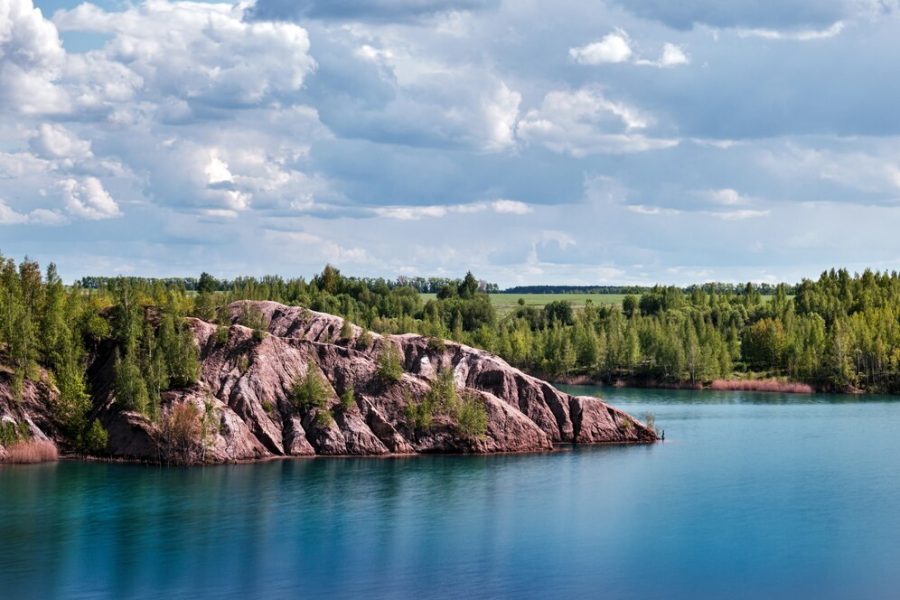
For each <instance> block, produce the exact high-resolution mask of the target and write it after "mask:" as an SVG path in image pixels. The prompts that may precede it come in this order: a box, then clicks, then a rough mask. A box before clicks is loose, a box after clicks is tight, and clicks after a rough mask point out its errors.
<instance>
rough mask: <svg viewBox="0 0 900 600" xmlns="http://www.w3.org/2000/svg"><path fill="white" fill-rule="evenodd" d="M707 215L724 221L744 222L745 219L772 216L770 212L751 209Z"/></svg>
mask: <svg viewBox="0 0 900 600" xmlns="http://www.w3.org/2000/svg"><path fill="white" fill-rule="evenodd" d="M706 214H708V215H710V216H713V217H715V218H717V219H722V220H723V221H743V220H744V219H758V218H761V217H768V216H769V215H770V214H771V211H769V210H751V209H743V210H729V211H721V212H719V211H712V212H707V213H706Z"/></svg>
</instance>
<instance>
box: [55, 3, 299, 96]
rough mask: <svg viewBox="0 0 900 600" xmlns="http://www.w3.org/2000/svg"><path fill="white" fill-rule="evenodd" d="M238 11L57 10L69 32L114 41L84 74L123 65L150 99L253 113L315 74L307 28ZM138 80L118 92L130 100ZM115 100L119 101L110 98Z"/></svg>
mask: <svg viewBox="0 0 900 600" xmlns="http://www.w3.org/2000/svg"><path fill="white" fill-rule="evenodd" d="M243 17H244V7H243V6H241V5H240V4H234V5H231V4H225V3H222V4H206V3H199V2H169V1H167V0H154V1H151V2H145V3H143V4H139V5H136V6H132V7H130V8H128V9H126V10H124V11H122V12H105V11H103V10H102V9H100V8H98V7H97V6H95V5H92V4H88V3H85V4H80V5H79V6H77V7H76V8H74V9H72V10H62V11H58V12H57V13H56V14H55V15H54V22H55V23H56V25H57V27H59V29H60V30H61V31H65V32H94V33H103V34H109V35H112V36H113V38H112V40H111V41H110V42H108V43H107V45H106V46H104V48H103V49H102V50H101V51H99V52H96V53H91V54H90V55H89V62H91V63H94V64H91V65H89V66H87V67H84V66H82V68H85V69H95V70H96V69H108V68H109V66H108V64H104V63H114V64H119V65H126V66H127V68H128V69H129V70H130V71H132V72H133V73H134V74H135V75H137V76H138V77H139V78H140V81H141V82H142V84H143V89H144V90H145V92H147V93H149V94H151V95H154V94H155V95H159V96H160V97H175V98H181V99H184V100H186V101H187V102H188V103H189V104H212V105H215V106H223V105H230V106H249V105H257V104H259V103H267V102H274V101H277V100H278V99H279V98H281V97H283V96H286V95H288V96H289V95H291V94H293V93H295V92H296V91H297V90H299V89H300V87H301V86H302V85H303V81H304V79H305V77H306V76H307V75H308V74H309V73H310V72H311V71H312V70H313V69H314V68H315V61H314V60H313V59H312V57H311V56H310V55H309V37H308V35H307V32H306V30H305V29H304V28H302V27H300V26H299V25H297V24H294V23H287V22H247V21H245V20H244V18H243ZM131 83H133V81H128V78H126V81H125V82H124V85H123V86H122V88H121V89H116V88H113V89H112V90H107V91H112V92H119V94H120V95H121V96H124V97H127V96H128V94H129V93H130V90H129V88H130V87H131ZM113 95H115V94H113Z"/></svg>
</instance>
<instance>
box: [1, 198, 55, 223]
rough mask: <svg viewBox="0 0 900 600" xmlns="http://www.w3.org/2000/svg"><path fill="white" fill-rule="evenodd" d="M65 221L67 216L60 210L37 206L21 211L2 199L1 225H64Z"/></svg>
mask: <svg viewBox="0 0 900 600" xmlns="http://www.w3.org/2000/svg"><path fill="white" fill-rule="evenodd" d="M65 222H66V217H65V216H64V215H62V214H60V213H59V211H55V210H49V209H46V208H36V209H34V210H32V211H29V212H27V213H21V212H17V211H16V210H14V209H13V208H12V207H11V206H10V205H9V204H7V203H6V202H5V201H4V200H3V199H0V225H25V224H35V225H62V224H63V223H65Z"/></svg>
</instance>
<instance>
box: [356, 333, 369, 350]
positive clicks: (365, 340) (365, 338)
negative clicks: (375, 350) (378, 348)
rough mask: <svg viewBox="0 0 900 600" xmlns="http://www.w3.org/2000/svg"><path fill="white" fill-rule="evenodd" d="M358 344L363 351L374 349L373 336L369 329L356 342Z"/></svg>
mask: <svg viewBox="0 0 900 600" xmlns="http://www.w3.org/2000/svg"><path fill="white" fill-rule="evenodd" d="M356 343H357V344H359V347H360V348H361V349H363V350H365V349H366V348H371V347H372V334H371V333H369V330H368V329H367V330H365V331H363V332H362V334H361V335H360V336H359V338H358V339H357V340H356Z"/></svg>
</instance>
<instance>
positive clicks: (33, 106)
mask: <svg viewBox="0 0 900 600" xmlns="http://www.w3.org/2000/svg"><path fill="white" fill-rule="evenodd" d="M64 59H65V52H64V51H63V48H62V44H61V42H60V40H59V35H58V33H57V31H56V28H55V27H54V26H53V24H52V23H50V22H48V21H46V20H45V19H44V18H43V15H42V14H41V11H40V10H38V9H37V8H35V7H34V5H33V4H32V2H31V0H4V2H3V3H2V4H0V107H2V106H6V107H7V108H9V109H11V110H14V111H17V112H20V113H24V114H40V113H61V112H66V111H67V110H68V108H69V103H68V98H67V97H66V94H65V93H64V92H63V90H61V89H60V88H59V87H58V86H57V85H56V83H55V82H56V80H57V79H58V78H59V76H60V74H61V70H62V67H63V65H64Z"/></svg>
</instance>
